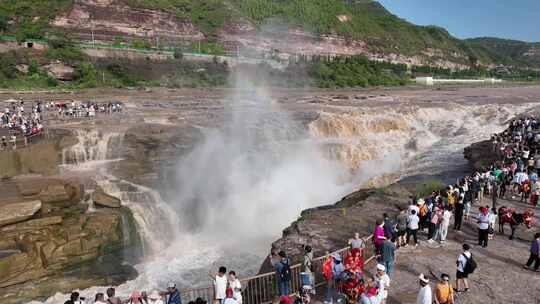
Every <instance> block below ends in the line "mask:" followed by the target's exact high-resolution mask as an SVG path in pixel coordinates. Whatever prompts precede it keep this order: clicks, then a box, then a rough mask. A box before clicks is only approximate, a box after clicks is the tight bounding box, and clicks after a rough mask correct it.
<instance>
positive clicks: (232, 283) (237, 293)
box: [229, 270, 242, 304]
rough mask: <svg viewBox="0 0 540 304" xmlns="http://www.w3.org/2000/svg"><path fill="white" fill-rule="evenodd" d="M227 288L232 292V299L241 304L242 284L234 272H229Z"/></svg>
mask: <svg viewBox="0 0 540 304" xmlns="http://www.w3.org/2000/svg"><path fill="white" fill-rule="evenodd" d="M229 287H230V288H231V289H232V291H233V298H234V299H235V300H236V302H238V304H242V284H241V283H240V280H238V278H237V277H236V272H234V271H232V270H231V271H229Z"/></svg>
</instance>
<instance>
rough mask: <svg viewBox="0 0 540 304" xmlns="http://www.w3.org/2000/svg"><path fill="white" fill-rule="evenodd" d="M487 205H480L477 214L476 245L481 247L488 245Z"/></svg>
mask: <svg viewBox="0 0 540 304" xmlns="http://www.w3.org/2000/svg"><path fill="white" fill-rule="evenodd" d="M488 211H489V209H488V207H480V213H479V214H478V245H480V246H482V247H484V248H485V247H487V246H488V235H489V215H488Z"/></svg>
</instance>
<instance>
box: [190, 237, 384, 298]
mask: <svg viewBox="0 0 540 304" xmlns="http://www.w3.org/2000/svg"><path fill="white" fill-rule="evenodd" d="M372 238H373V236H372V235H370V236H368V237H364V238H363V240H364V242H365V243H367V242H368V241H369V240H371V239H372ZM349 249H350V247H349V246H347V247H344V248H341V249H338V250H335V251H333V252H330V253H327V254H325V255H322V256H319V257H317V258H314V259H313V262H315V263H317V262H321V261H323V260H324V259H326V258H327V257H328V256H331V255H334V254H342V253H344V252H346V251H347V250H349ZM375 258H376V255H371V256H370V257H369V258H367V259H366V260H365V261H364V264H363V265H364V266H365V265H367V264H368V263H370V262H371V261H372V260H374V259H375ZM301 266H302V263H297V264H295V265H292V266H291V273H292V277H295V278H296V279H299V275H300V273H299V272H298V271H296V270H298V269H299V268H300V267H301ZM275 277H276V273H275V271H272V272H267V273H262V274H258V275H254V276H250V277H247V278H244V279H240V282H241V284H242V286H243V291H242V293H243V296H244V303H246V304H252V303H253V304H255V303H256V304H261V303H269V300H268V296H270V295H271V294H272V291H273V290H272V291H270V290H267V289H268V287H269V286H270V287H271V288H272V289H275V282H274V280H275ZM261 282H262V283H261ZM251 283H252V284H251ZM250 284H251V285H250ZM324 284H325V282H320V283H316V284H314V287H319V286H322V285H324ZM295 285H298V284H295V283H294V282H293V279H291V286H295ZM246 287H248V288H246ZM249 287H251V288H249ZM292 289H293V290H294V288H292ZM248 292H251V294H246V293H248ZM213 293H214V286H205V287H197V288H188V289H183V290H182V291H181V294H182V297H183V298H185V299H187V300H195V298H196V297H198V296H201V295H202V296H203V297H207V299H206V300H212V299H210V298H209V297H211V296H212V295H213ZM253 293H256V294H255V295H253ZM244 294H245V295H244ZM260 294H263V296H265V297H266V298H267V299H266V300H267V301H264V302H263V301H260V300H261V299H260V298H261V297H260ZM250 300H253V301H250ZM257 300H259V302H258V301H257ZM257 302H258V303H257Z"/></svg>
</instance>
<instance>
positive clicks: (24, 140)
mask: <svg viewBox="0 0 540 304" xmlns="http://www.w3.org/2000/svg"><path fill="white" fill-rule="evenodd" d="M43 136H45V137H47V138H48V137H49V135H48V131H47V130H46V129H44V130H41V131H40V132H38V133H34V134H31V135H22V134H19V133H18V134H17V135H16V137H15V142H13V141H12V140H11V137H9V138H7V147H3V146H2V143H0V151H12V150H20V149H22V148H24V147H26V146H28V145H29V144H31V143H33V142H35V141H36V140H38V138H41V137H43Z"/></svg>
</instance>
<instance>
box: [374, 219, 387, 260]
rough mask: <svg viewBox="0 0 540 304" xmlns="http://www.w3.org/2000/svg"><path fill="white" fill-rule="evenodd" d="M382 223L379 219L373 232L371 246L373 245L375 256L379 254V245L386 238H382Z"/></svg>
mask: <svg viewBox="0 0 540 304" xmlns="http://www.w3.org/2000/svg"><path fill="white" fill-rule="evenodd" d="M383 225H384V222H383V221H382V220H380V219H378V220H377V221H376V222H375V230H374V231H373V245H375V250H376V251H377V254H379V252H380V250H379V249H380V248H381V244H382V243H383V241H384V240H386V238H385V237H384V228H383Z"/></svg>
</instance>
